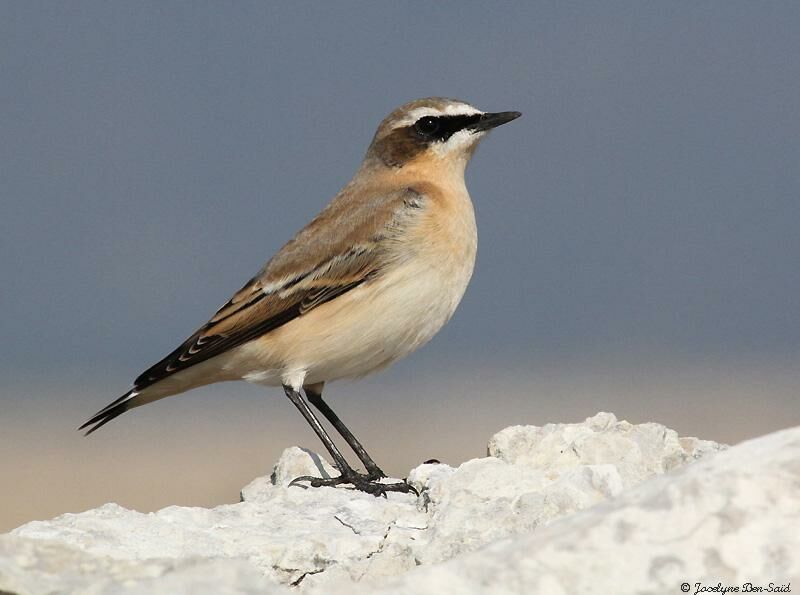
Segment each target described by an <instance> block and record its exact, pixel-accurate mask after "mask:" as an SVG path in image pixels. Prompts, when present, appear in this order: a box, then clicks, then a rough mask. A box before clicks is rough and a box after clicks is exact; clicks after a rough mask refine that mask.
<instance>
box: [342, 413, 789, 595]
mask: <svg viewBox="0 0 800 595" xmlns="http://www.w3.org/2000/svg"><path fill="white" fill-rule="evenodd" d="M706 446H708V445H707V444H706V445H704V448H705V447H706ZM799 494H800V428H793V429H790V430H784V431H782V432H777V433H775V434H770V435H768V436H765V437H763V438H759V439H756V440H751V441H748V442H745V443H743V444H741V445H739V446H735V447H733V448H731V449H730V450H728V451H727V452H722V453H719V454H717V455H715V456H712V457H708V458H704V460H702V461H699V462H697V463H695V464H694V465H689V466H686V467H683V468H682V469H680V470H678V471H676V472H675V473H673V474H670V475H665V476H661V477H655V478H653V479H651V480H650V481H647V482H645V483H644V484H642V485H641V486H639V487H637V488H635V489H633V490H630V491H628V492H626V493H624V494H623V495H621V496H620V497H618V498H615V499H614V500H611V501H609V502H606V503H604V504H602V505H599V506H595V507H593V508H590V509H588V510H585V511H583V512H580V513H577V514H573V515H569V516H566V517H563V518H561V519H559V520H557V521H554V522H552V523H551V524H549V525H548V526H547V527H543V528H541V529H539V530H537V531H536V532H534V533H530V534H528V535H524V536H519V537H516V538H515V539H507V540H502V541H498V542H496V543H494V544H491V545H489V546H487V547H485V548H483V549H481V550H479V551H476V552H472V553H469V554H465V555H462V556H459V557H457V558H454V559H452V560H450V561H447V562H444V563H442V564H438V565H430V566H427V567H421V568H419V569H416V570H414V571H411V572H409V573H407V574H405V575H404V576H403V577H402V578H400V579H396V580H394V581H393V582H391V583H389V584H386V583H384V585H383V586H382V588H381V589H379V590H374V589H367V588H360V587H357V588H355V589H352V588H350V589H348V590H347V592H348V593H349V594H353V593H371V592H375V593H384V594H390V593H392V594H401V593H409V592H414V593H415V594H423V595H424V594H427V593H431V594H433V593H442V592H447V593H455V594H460V593H485V594H493V593H497V594H501V593H502V594H513V593H547V594H553V595H559V594H568V593H616V594H620V595H625V594H628V593H630V594H633V593H637V594H657V593H664V594H672V593H680V592H682V591H681V584H682V583H688V585H689V588H688V589H687V591H689V590H690V591H691V592H692V593H696V592H697V588H698V586H701V587H706V588H710V589H715V588H716V591H706V592H723V591H721V588H723V587H727V588H728V589H729V590H728V591H727V592H732V591H731V589H730V588H731V587H737V588H738V589H739V591H740V592H741V591H744V589H745V583H751V584H752V585H753V586H755V587H762V588H764V591H762V592H766V589H767V588H769V585H770V583H773V585H774V587H777V588H783V589H784V590H783V591H778V592H790V591H789V589H791V587H792V586H793V587H794V588H795V589H796V588H797V585H798V583H800V530H799V529H800V497H799V496H798V495H799ZM718 584H719V585H720V587H717V585H718ZM332 592H335V593H344V592H345V589H343V588H342V589H339V590H337V591H332ZM750 592H756V591H750ZM772 592H775V591H772Z"/></svg>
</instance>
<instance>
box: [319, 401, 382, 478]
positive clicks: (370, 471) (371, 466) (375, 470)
mask: <svg viewBox="0 0 800 595" xmlns="http://www.w3.org/2000/svg"><path fill="white" fill-rule="evenodd" d="M305 391H306V396H307V397H308V402H309V403H311V404H312V405H313V406H314V407H316V408H317V409H319V411H320V413H322V415H324V416H325V419H327V420H328V421H329V422H331V425H333V427H334V428H336V431H337V432H339V433H340V434H341V435H342V438H344V439H345V441H346V442H347V444H348V445H350V448H352V449H353V452H354V453H356V455H357V456H358V458H359V459H360V460H361V462H362V463H363V464H364V468H365V469H366V470H367V476H368V477H369V478H370V479H380V478H381V477H386V474H385V473H384V472H383V470H382V469H381V468H380V467H378V465H377V464H375V461H373V460H372V457H371V456H369V454H368V453H367V451H366V450H364V447H363V446H362V445H361V442H359V441H358V438H356V437H355V436H354V435H353V433H352V432H351V431H350V430H349V429H348V428H347V426H346V425H344V422H343V421H342V420H341V419H339V416H338V415H336V413H334V412H333V409H331V408H330V406H329V405H328V404H327V403H326V402H325V401H324V400H323V399H322V393H321V392H318V391H315V390H312V389H311V388H310V387H305Z"/></svg>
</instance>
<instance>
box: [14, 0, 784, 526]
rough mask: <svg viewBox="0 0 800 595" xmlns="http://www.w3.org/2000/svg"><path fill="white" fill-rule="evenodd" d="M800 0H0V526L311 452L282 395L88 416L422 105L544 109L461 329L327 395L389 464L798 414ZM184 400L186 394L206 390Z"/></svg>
mask: <svg viewBox="0 0 800 595" xmlns="http://www.w3.org/2000/svg"><path fill="white" fill-rule="evenodd" d="M798 30H800V5H798V4H796V3H790V2H775V3H770V4H758V5H757V4H753V3H749V2H744V1H737V0H734V1H731V2H725V3H721V2H710V3H702V4H696V3H690V2H675V3H669V4H664V3H639V2H616V1H609V2H604V3H602V4H598V5H589V4H585V5H580V6H578V5H569V4H565V3H557V2H522V1H518V2H510V3H507V4H505V5H504V8H503V10H498V11H490V10H486V8H485V6H482V5H477V4H475V5H472V4H464V3H455V2H441V3H436V4H429V3H422V2H409V3H403V4H401V5H398V4H388V3H386V4H383V3H374V4H372V3H370V4H366V3H354V2H349V3H339V4H337V5H336V6H314V7H308V6H307V7H304V8H303V9H302V10H301V9H299V8H296V7H294V6H289V5H286V6H270V5H267V4H263V3H253V2H239V3H236V4H233V5H228V6H225V7H221V6H218V5H213V4H208V5H189V4H178V3H166V4H165V3H160V2H141V3H135V4H129V3H105V2H100V1H99V0H85V1H77V2H70V3H40V2H6V3H3V4H0V82H1V83H2V84H0V139H2V140H0V207H2V210H1V211H0V272H2V274H3V279H4V280H5V284H4V289H3V291H0V311H2V312H3V316H2V317H1V318H0V330H2V333H3V336H4V337H5V339H6V340H5V341H4V342H3V346H2V347H0V404H2V408H3V409H2V411H3V413H2V416H0V453H1V454H2V455H3V456H2V457H0V478H3V481H4V482H6V485H8V486H11V488H12V489H6V490H4V491H3V492H4V493H3V495H2V496H0V531H5V530H8V529H11V528H12V527H14V526H16V525H18V524H20V523H23V522H25V521H28V520H33V519H36V518H47V517H50V516H54V515H56V514H59V513H61V512H67V511H76V510H81V509H83V508H89V507H92V506H97V505H99V504H101V503H103V502H105V501H117V502H119V503H120V504H122V505H125V506H130V507H135V508H137V509H141V510H153V509H154V508H158V507H161V506H166V505H168V504H170V503H176V504H196V505H210V504H213V503H220V502H233V501H236V499H237V493H238V490H239V489H240V488H241V487H243V485H245V484H246V483H247V482H248V481H249V480H250V479H252V478H254V477H255V476H257V475H262V474H265V473H268V472H269V468H270V466H271V465H272V463H273V462H274V461H275V460H276V459H277V457H278V456H279V455H280V452H281V451H282V450H283V449H284V448H286V447H289V446H291V445H295V444H299V445H302V446H304V447H307V448H310V449H312V450H315V451H319V450H321V445H319V444H318V443H317V442H316V440H315V437H314V436H313V434H312V433H311V431H310V429H308V428H307V426H306V425H305V423H304V422H303V420H302V419H301V417H300V416H299V415H298V414H297V413H296V412H295V411H294V410H293V408H292V407H291V406H290V405H289V403H288V402H286V399H285V398H284V397H283V395H282V394H281V393H280V391H279V390H272V391H269V390H265V389H261V388H258V387H249V386H246V385H243V384H222V385H215V386H211V387H207V388H204V389H201V390H198V391H195V392H193V393H191V394H187V395H184V396H180V397H179V398H175V399H166V400H165V401H162V402H159V403H155V404H152V405H149V406H147V407H143V408H141V409H137V410H135V411H132V412H130V413H127V414H126V415H124V416H122V417H121V418H119V419H118V420H115V421H114V422H113V423H112V424H109V425H108V426H106V427H104V428H103V429H102V430H101V431H100V432H98V433H97V434H95V435H93V436H92V437H91V438H88V439H84V438H82V437H81V434H80V433H78V432H76V431H75V430H74V428H76V427H77V426H78V425H79V424H80V423H82V422H83V421H84V420H85V419H86V418H87V417H88V416H89V415H91V414H92V413H93V412H95V411H97V410H98V409H100V408H101V407H103V406H105V405H106V404H107V403H109V402H110V401H111V400H113V399H115V398H116V397H117V396H119V395H120V394H122V393H123V392H124V391H125V390H126V388H127V387H128V386H129V383H130V382H131V381H132V380H133V378H134V377H135V376H136V375H137V374H139V373H140V372H141V371H142V370H144V369H145V368H146V367H147V366H148V365H149V364H151V363H153V362H155V361H157V360H158V359H160V357H162V356H163V355H165V354H166V353H168V352H169V351H171V350H172V349H173V348H174V347H175V346H176V345H177V344H178V343H179V342H180V341H181V340H183V339H184V338H185V337H186V336H188V335H189V334H190V333H191V332H192V331H193V330H194V329H196V328H197V327H198V326H199V325H201V324H202V323H203V322H205V321H206V320H207V318H208V317H209V316H210V315H211V314H212V313H213V312H214V310H215V309H216V308H217V307H218V306H219V305H221V304H222V303H224V302H225V301H226V300H227V299H228V298H229V297H230V295H231V294H232V293H233V292H234V291H235V290H236V289H238V288H239V287H241V285H242V284H243V283H244V281H245V280H246V279H248V278H249V277H250V276H252V274H253V273H255V272H256V271H257V270H258V269H259V268H260V267H261V266H262V265H263V263H264V262H265V261H266V260H267V259H268V258H269V257H270V256H271V255H272V254H273V253H274V252H275V251H276V250H277V249H278V248H279V247H280V246H281V245H283V244H284V243H285V242H286V241H287V240H288V239H289V238H290V237H291V236H292V235H293V234H294V233H295V232H296V231H297V230H298V229H300V228H301V227H302V226H303V225H304V224H305V223H306V222H307V221H308V220H310V219H311V218H312V217H313V216H314V215H315V214H316V213H317V212H318V211H319V209H320V208H322V206H324V205H325V204H326V203H327V201H328V200H330V198H331V197H333V195H334V194H335V193H336V192H337V191H338V189H339V188H340V187H341V186H343V185H344V184H345V183H346V182H347V181H348V180H349V178H350V176H351V175H352V174H353V172H354V171H355V170H356V168H357V167H358V164H359V163H360V161H361V158H362V156H363V154H364V152H365V151H366V148H367V145H368V143H369V141H370V139H371V137H372V134H373V132H374V129H375V127H376V126H377V124H378V123H379V122H380V120H381V119H382V118H383V117H384V116H385V115H386V114H387V113H388V112H389V111H391V110H392V109H393V108H395V107H397V106H398V105H400V104H402V103H404V102H406V101H408V100H410V99H414V98H417V97H425V96H432V95H443V96H450V97H457V98H460V99H463V100H466V101H469V102H470V103H473V104H475V105H476V106H478V107H480V108H483V109H487V110H492V111H502V110H519V111H521V112H522V113H523V117H522V118H521V119H519V120H517V121H515V122H514V123H513V125H509V126H504V127H503V128H501V129H499V130H497V131H496V132H494V133H493V134H492V135H491V136H490V137H489V138H488V139H486V140H485V141H484V142H483V143H482V145H481V147H480V148H479V149H478V151H477V154H476V155H475V157H474V158H473V161H472V164H471V165H470V167H469V170H468V171H467V184H468V187H469V189H470V193H471V195H472V198H473V201H474V204H475V210H476V216H477V222H478V233H479V248H478V259H477V264H476V269H475V274H474V276H473V279H472V282H471V284H470V286H469V288H468V289H467V292H466V295H465V297H464V300H463V302H462V304H461V305H460V307H459V309H458V311H457V312H456V314H455V316H454V318H453V320H452V321H451V322H450V323H449V324H448V325H447V326H446V327H445V329H444V330H443V331H442V332H441V333H440V334H439V335H438V336H437V337H435V338H434V340H433V341H432V342H431V344H430V345H428V346H426V347H425V348H423V349H422V350H421V351H420V352H419V353H416V354H414V355H413V356H411V357H410V358H408V359H407V360H405V361H403V362H400V363H399V364H397V365H396V366H395V367H393V368H392V369H390V370H388V371H386V372H384V373H380V374H377V375H375V376H371V377H369V378H367V379H364V380H362V381H359V382H356V383H335V384H333V385H332V386H330V387H329V388H328V389H327V390H326V397H327V398H328V400H329V401H330V403H331V404H332V405H333V407H334V408H335V409H336V410H337V412H339V413H340V414H341V416H342V418H343V419H344V420H345V422H347V423H348V425H350V426H351V428H352V429H353V430H354V432H355V433H356V434H357V435H358V436H359V437H360V438H362V440H363V441H364V443H365V444H366V446H367V448H368V450H369V451H370V452H371V454H373V455H374V457H375V459H376V460H377V461H378V463H380V464H382V465H384V467H385V468H386V470H387V471H391V472H392V473H395V474H402V473H406V472H407V471H408V469H410V468H411V467H412V466H414V465H416V464H418V463H419V462H420V461H422V460H425V459H428V458H432V457H435V458H440V459H442V460H444V461H446V462H450V463H453V464H457V463H458V462H460V461H463V460H465V459H467V458H471V457H474V456H481V454H482V453H483V452H484V451H485V447H486V442H487V441H488V439H489V438H490V437H491V435H492V434H493V433H494V432H496V431H498V430H500V429H502V427H505V426H507V425H510V424H513V423H531V424H537V425H541V424H544V423H551V422H567V421H573V422H575V421H581V420H583V419H585V418H586V417H589V416H591V415H594V414H595V413H597V412H598V411H600V410H608V411H611V412H613V413H615V414H616V415H617V416H618V417H620V418H623V419H628V420H629V421H631V422H644V421H657V422H660V423H664V424H665V425H667V426H669V427H672V428H673V429H675V430H677V431H678V432H679V433H680V434H681V435H696V436H699V437H700V438H707V439H714V440H718V441H723V442H738V441H740V440H743V439H746V438H748V437H753V436H756V435H759V434H763V433H766V432H769V431H774V430H777V429H780V428H783V427H789V426H792V425H797V424H800V404H799V403H798V398H797V397H798V387H800V382H798V380H800V365H798V364H800V325H799V324H798V319H799V318H800V317H799V316H798V314H800V312H799V311H798V310H799V309H800V308H799V307H798V300H797V296H798V295H800V268H798V266H797V260H798V255H800V234H799V233H798V232H797V225H798V221H800V200H799V198H800V107H798V105H800V102H798V97H800V61H798V60H797V56H798V55H800V36H798V35H797V31H798ZM190 400H191V403H189V401H190Z"/></svg>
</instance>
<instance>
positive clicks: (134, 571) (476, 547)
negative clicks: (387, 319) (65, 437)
mask: <svg viewBox="0 0 800 595" xmlns="http://www.w3.org/2000/svg"><path fill="white" fill-rule="evenodd" d="M320 473H322V474H328V475H330V474H335V471H334V470H333V469H332V468H331V466H330V465H329V464H328V463H327V462H326V461H325V460H324V459H323V458H321V457H320V456H319V455H318V454H315V453H313V452H310V451H307V450H303V449H300V448H297V447H294V448H289V449H287V450H286V451H285V452H284V453H283V455H282V456H281V458H280V460H279V461H278V462H277V464H276V465H275V468H274V471H273V473H272V475H271V476H270V477H262V478H258V479H256V480H254V481H253V482H252V483H250V485H248V486H247V487H245V488H244V489H243V490H242V493H241V500H242V501H241V502H240V503H238V504H229V505H223V506H218V507H216V508H212V509H204V508H187V507H178V506H171V507H168V508H165V509H163V510H160V511H158V512H155V513H149V514H144V513H140V512H136V511H133V510H127V509H125V508H122V507H121V506H118V505H116V504H106V505H104V506H101V507H100V508H97V509H94V510H89V511H86V512H83V513H80V514H65V515H62V516H60V517H58V518H55V519H53V520H50V521H36V522H32V523H28V524H26V525H23V526H22V527H19V528H18V529H16V530H14V531H12V532H11V533H9V534H6V535H2V536H0V593H19V594H28V593H31V594H38V593H73V592H79V593H92V594H102V593H125V594H133V593H142V594H145V593H147V594H150V593H192V594H196V593H199V594H204V593H208V594H214V595H217V594H226V593H254V594H255V593H259V594H263V593H287V592H290V591H295V592H302V593H320V594H321V593H325V594H329V593H332V594H336V593H342V594H347V595H353V594H358V593H364V594H367V593H369V594H371V593H398V594H399V593H415V594H425V593H431V594H433V593H437V594H439V593H481V594H483V593H526V594H527V593H543V594H548V595H550V594H553V595H557V594H560V593H564V594H566V593H585V592H596V593H620V594H623V593H670V594H673V593H674V594H677V593H680V592H688V591H689V590H690V591H691V592H692V593H695V592H696V590H697V589H698V587H699V588H717V585H718V584H719V587H720V589H721V588H723V587H726V586H727V587H733V586H738V587H739V589H740V590H743V588H742V585H743V584H744V583H750V584H751V585H753V586H756V587H757V586H760V587H764V588H765V589H766V588H767V587H768V585H769V584H770V583H772V584H773V585H774V589H777V588H785V587H787V586H788V588H791V586H795V588H797V587H800V530H798V528H800V428H795V429H790V430H784V431H781V432H777V433H774V434H770V435H768V436H764V437H762V438H758V439H755V440H750V441H748V442H744V443H742V444H739V445H737V446H734V447H732V448H726V447H725V446H722V445H720V444H716V443H714V442H709V441H705V440H698V439H696V438H680V437H679V436H678V435H677V433H676V432H675V431H673V430H670V429H668V428H666V427H664V426H662V425H659V424H656V423H646V424H640V425H632V424H629V423H628V422H625V421H618V420H617V419H616V417H614V415H612V414H610V413H599V414H597V415H595V416H594V417H591V418H589V419H587V420H586V421H585V422H583V423H578V424H549V425H546V426H543V427H535V426H514V427H509V428H506V429H505V430H502V431H501V432H499V433H498V434H496V435H495V436H494V437H493V438H492V439H491V441H490V442H489V448H488V456H487V457H485V458H481V459H474V460H471V461H467V462H465V463H463V464H462V465H460V466H459V467H457V468H453V467H450V466H448V465H443V464H436V465H430V464H429V465H421V466H419V467H417V468H416V469H413V470H412V471H411V472H410V474H409V476H408V481H409V482H410V483H411V484H412V485H414V486H415V487H416V488H417V490H419V497H415V496H414V495H412V494H397V493H390V494H389V495H388V498H386V499H384V498H375V497H373V496H369V495H366V494H362V493H358V492H354V491H352V490H347V489H343V488H341V487H340V488H318V489H303V488H301V487H296V486H295V487H288V483H289V482H290V481H291V479H293V478H294V477H297V476H299V475H309V474H311V475H317V474H320ZM793 580H794V581H795V584H794V585H789V583H791V582H792V581H793ZM683 583H686V584H687V586H689V589H687V590H682V587H681V585H682V584H683ZM685 588H686V586H684V587H683V589H685ZM784 592H789V591H784Z"/></svg>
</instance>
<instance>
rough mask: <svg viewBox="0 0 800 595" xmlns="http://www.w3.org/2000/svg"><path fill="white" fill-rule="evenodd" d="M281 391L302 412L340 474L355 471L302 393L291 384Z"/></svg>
mask: <svg viewBox="0 0 800 595" xmlns="http://www.w3.org/2000/svg"><path fill="white" fill-rule="evenodd" d="M283 392H285V393H286V396H287V397H289V400H290V401H291V402H292V403H294V406H295V407H297V408H298V409H299V410H300V413H302V414H303V417H305V418H306V421H307V422H308V424H309V425H310V426H311V429H313V430H314V432H315V433H316V434H317V436H318V437H319V439H320V440H322V444H324V445H325V448H326V449H327V450H328V452H329V453H330V454H331V456H332V457H333V460H334V463H335V464H336V467H337V468H338V469H339V472H340V473H342V475H344V474H345V473H355V472H354V471H353V468H352V467H351V466H350V465H349V464H348V463H347V461H346V460H345V458H344V455H342V453H341V451H340V450H339V449H338V448H337V446H336V445H335V444H334V443H333V440H331V437H330V436H328V433H327V432H326V431H325V428H323V427H322V424H321V423H319V420H318V419H317V416H316V415H314V412H313V411H311V408H310V407H309V406H308V403H306V402H305V401H304V400H303V397H302V395H300V391H297V390H294V389H293V388H292V387H291V386H285V385H284V387H283Z"/></svg>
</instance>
